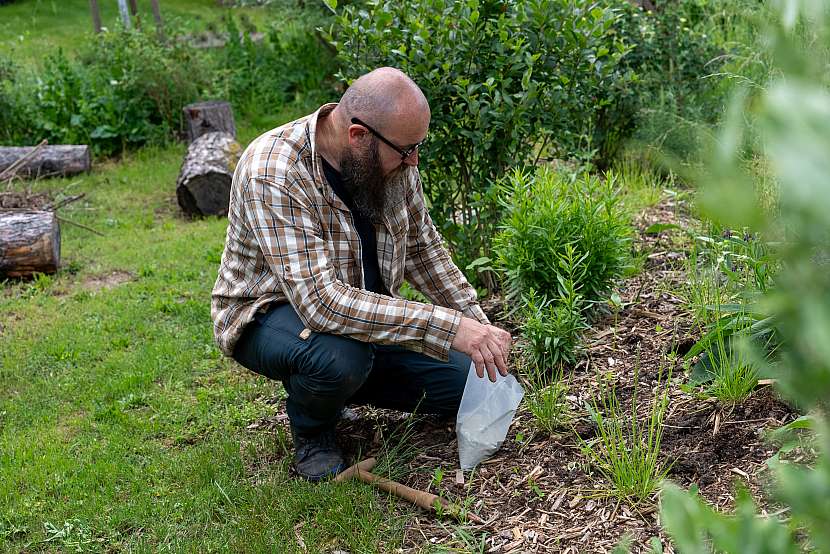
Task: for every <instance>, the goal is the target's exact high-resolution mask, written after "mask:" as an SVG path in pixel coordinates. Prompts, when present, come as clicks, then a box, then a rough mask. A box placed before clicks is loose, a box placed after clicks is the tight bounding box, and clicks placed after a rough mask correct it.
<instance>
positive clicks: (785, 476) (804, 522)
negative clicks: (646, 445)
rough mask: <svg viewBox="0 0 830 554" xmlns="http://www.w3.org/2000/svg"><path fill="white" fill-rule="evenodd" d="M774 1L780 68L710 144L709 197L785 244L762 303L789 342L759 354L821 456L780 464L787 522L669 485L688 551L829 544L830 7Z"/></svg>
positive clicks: (670, 507) (748, 93)
mask: <svg viewBox="0 0 830 554" xmlns="http://www.w3.org/2000/svg"><path fill="white" fill-rule="evenodd" d="M774 7H775V9H776V16H775V17H774V18H773V19H772V20H771V21H770V22H769V26H768V27H769V28H768V30H767V32H766V42H765V44H766V47H767V49H768V50H767V55H768V56H769V58H770V59H771V60H772V62H771V63H772V64H773V67H774V69H775V70H774V71H772V72H771V75H772V76H773V78H772V79H770V80H769V82H767V83H765V84H764V86H763V87H761V88H754V89H746V90H743V91H741V92H740V93H738V94H737V95H736V97H735V99H734V101H733V103H732V106H731V110H730V111H729V114H728V117H727V119H726V123H725V125H724V127H723V130H722V131H721V133H720V135H719V136H718V140H717V142H716V143H715V144H714V145H713V147H712V149H711V150H710V152H711V155H710V157H709V159H710V167H709V172H708V174H707V175H706V176H705V177H704V179H703V180H704V181H705V182H706V183H708V185H707V186H706V187H705V189H704V192H703V194H702V196H701V202H702V204H703V206H704V207H705V209H706V212H707V213H708V214H709V216H710V217H712V218H714V219H715V220H716V221H717V222H719V223H720V224H722V225H726V226H732V227H738V228H740V227H741V226H748V227H750V228H751V229H752V230H753V231H755V232H758V233H760V234H761V236H763V237H764V239H765V240H767V241H770V242H775V243H776V244H777V250H776V256H777V258H778V259H779V260H780V263H781V268H780V270H779V271H778V273H777V274H776V275H775V277H774V286H771V287H769V288H767V290H766V291H765V292H764V294H763V296H762V297H761V299H760V301H759V302H760V306H761V308H762V311H763V312H765V313H769V314H771V315H773V316H774V317H775V318H776V331H777V333H778V336H779V337H780V341H781V344H780V347H779V349H778V352H777V356H776V359H775V361H774V362H769V361H765V359H764V356H763V355H756V356H755V359H756V360H758V361H759V363H760V364H761V365H762V371H764V372H766V373H769V374H771V375H774V376H775V377H776V378H777V386H778V387H779V389H780V391H781V392H782V394H784V395H785V396H786V398H788V399H789V400H790V401H792V402H793V403H794V404H796V405H797V406H799V407H800V408H801V409H803V410H813V411H814V413H815V414H816V417H815V422H816V424H815V429H816V438H815V444H814V448H815V449H816V451H817V452H818V456H817V459H816V460H815V461H814V463H812V464H811V465H809V466H805V465H801V464H792V463H790V464H784V463H782V462H774V461H771V462H770V465H771V466H772V468H773V470H774V475H775V487H774V491H775V495H776V497H777V499H778V500H779V501H781V502H782V503H783V504H785V505H786V506H787V507H788V508H789V511H788V517H789V523H786V524H785V523H784V522H782V521H780V520H779V519H778V518H774V517H760V516H758V515H756V508H755V507H754V505H753V503H752V501H751V500H750V499H749V497H748V495H746V494H744V495H742V497H741V498H739V501H738V513H737V514H736V515H735V516H728V515H722V514H718V513H716V512H714V511H713V510H711V508H709V507H707V506H705V505H704V504H703V502H702V501H701V500H700V499H698V498H696V497H695V496H694V495H690V494H688V493H683V492H682V491H680V490H679V489H678V488H677V487H675V486H673V485H667V486H666V489H665V492H664V494H663V501H662V518H661V519H662V521H663V522H664V523H665V525H666V528H667V529H668V531H669V533H670V534H671V536H672V538H673V539H674V540H675V542H676V543H677V546H678V548H680V549H681V550H682V551H683V552H693V553H694V552H710V551H711V550H712V549H715V550H716V551H719V552H749V551H751V552H799V551H801V550H802V548H806V549H808V550H815V551H821V552H824V551H828V550H830V435H829V434H828V429H830V426H828V423H830V420H828V412H827V398H828V395H830V270H829V269H830V247H829V246H828V245H829V244H830V194H828V192H827V191H828V175H830V157H828V155H827V152H830V91H828V88H827V73H826V68H827V66H828V62H830V56H828V52H830V6H828V4H827V2H824V1H821V0H816V1H809V0H804V1H797V0H792V1H787V2H783V1H782V2H777V3H775V4H774ZM752 158H760V159H762V160H763V161H764V165H765V166H766V167H768V168H769V171H770V172H771V174H772V179H773V181H774V182H775V184H776V190H775V195H774V197H775V207H776V209H775V210H772V211H771V210H769V209H766V206H767V204H768V201H767V198H766V197H765V195H766V194H768V191H767V190H766V188H765V187H759V186H758V184H759V180H760V179H759V178H758V175H757V173H756V172H755V171H754V166H753V164H751V163H747V161H746V160H747V159H752ZM751 352H752V351H751ZM756 354H757V353H756ZM795 530H797V533H796V532H794V531H795Z"/></svg>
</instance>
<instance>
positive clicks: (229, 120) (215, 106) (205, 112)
mask: <svg viewBox="0 0 830 554" xmlns="http://www.w3.org/2000/svg"><path fill="white" fill-rule="evenodd" d="M184 120H185V124H186V125H187V142H193V141H194V140H196V139H197V138H199V137H200V136H202V135H204V134H206V133H215V132H221V133H228V134H229V135H231V136H232V137H233V138H236V125H235V124H234V122H233V109H232V108H231V105H230V103H228V102H224V101H211V102H198V103H196V104H190V105H187V106H185V107H184Z"/></svg>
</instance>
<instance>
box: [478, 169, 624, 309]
mask: <svg viewBox="0 0 830 554" xmlns="http://www.w3.org/2000/svg"><path fill="white" fill-rule="evenodd" d="M615 185H616V183H615V178H614V177H613V176H608V177H606V178H600V177H596V176H593V175H583V176H580V177H575V178H568V177H566V176H564V175H562V174H561V173H557V172H554V171H552V170H549V169H545V168H541V169H538V170H537V171H536V172H535V173H534V174H531V173H528V172H523V171H515V172H514V173H513V174H512V175H511V176H510V177H509V178H508V179H506V180H505V181H504V183H503V185H502V191H501V192H502V194H501V203H502V205H503V207H504V217H503V219H502V221H501V224H500V227H501V231H500V232H499V234H498V235H497V236H496V238H495V239H494V241H493V242H494V247H493V249H494V253H495V256H496V259H495V265H496V266H497V267H498V268H499V269H501V270H502V271H503V273H504V277H505V281H506V295H507V298H508V300H509V301H516V300H518V299H519V298H520V297H521V295H522V294H526V293H527V292H528V291H530V290H531V289H532V290H535V291H536V292H537V293H538V294H540V295H541V296H543V297H546V298H549V299H555V298H559V297H561V293H560V292H561V288H562V287H563V286H564V285H565V284H566V283H567V282H568V281H570V282H571V283H572V285H573V289H574V291H575V292H576V293H578V294H579V295H580V296H581V297H582V298H583V299H584V300H585V301H586V302H588V303H592V302H596V301H598V300H601V299H602V298H603V297H604V296H605V295H606V293H607V292H608V291H609V290H610V288H611V286H612V284H613V281H614V279H617V278H619V277H620V276H622V274H623V272H624V270H625V268H626V264H627V263H628V260H629V246H630V241H631V228H630V226H629V224H628V222H627V220H626V217H625V215H624V213H623V210H622V207H621V206H620V204H619V199H618V197H617V195H616V191H615ZM569 249H570V250H572V252H573V260H571V261H569V254H568V252H569Z"/></svg>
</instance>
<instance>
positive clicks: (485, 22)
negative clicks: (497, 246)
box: [330, 0, 628, 277]
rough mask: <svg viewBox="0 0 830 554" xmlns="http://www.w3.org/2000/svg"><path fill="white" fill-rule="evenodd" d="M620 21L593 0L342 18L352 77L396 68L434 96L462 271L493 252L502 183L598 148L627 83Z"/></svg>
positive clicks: (345, 64) (447, 2)
mask: <svg viewBox="0 0 830 554" xmlns="http://www.w3.org/2000/svg"><path fill="white" fill-rule="evenodd" d="M620 3H624V2H620ZM612 4H613V5H616V2H614V3H612ZM617 17H618V12H617V11H616V10H615V9H612V8H611V7H605V8H603V7H600V6H598V5H596V4H593V3H591V2H588V1H583V0H577V1H572V0H527V1H523V2H516V1H510V2H504V1H501V0H415V1H412V2H393V1H391V0H382V1H376V2H370V3H368V4H366V5H365V6H359V7H358V6H348V7H346V8H344V9H343V10H342V11H341V12H340V14H339V16H338V17H337V19H336V23H335V25H334V26H333V27H332V32H331V34H330V39H331V40H332V44H334V45H335V46H336V47H337V50H338V56H339V60H340V63H341V64H342V70H341V76H342V77H343V78H344V79H345V80H347V81H348V80H350V79H353V78H355V77H357V76H359V75H361V74H362V73H364V72H366V71H368V70H371V69H374V68H376V67H379V66H383V65H389V66H393V67H397V68H399V69H401V70H402V71H404V72H405V73H407V74H408V75H409V76H411V77H412V78H413V79H414V80H415V82H417V83H418V85H419V86H420V87H421V88H422V89H423V91H424V93H425V94H426V97H427V98H428V99H429V102H430V106H431V107H432V122H431V124H430V136H429V141H428V143H427V144H426V145H425V147H424V150H423V155H422V173H423V176H424V188H425V191H426V194H427V196H428V197H429V199H430V200H431V202H432V212H433V213H432V215H433V218H434V219H435V220H436V223H437V224H438V226H439V227H440V229H441V231H442V233H443V235H444V237H445V238H446V239H447V240H448V242H449V243H450V244H451V245H452V248H453V249H454V253H455V255H456V259H457V261H458V263H459V265H460V266H461V267H466V266H467V265H468V264H469V263H470V262H472V261H473V260H475V259H477V258H479V257H480V256H483V255H488V254H489V240H490V238H492V236H493V234H494V233H495V227H494V226H495V224H496V221H497V220H498V205H497V203H496V195H495V190H494V185H493V183H494V182H495V181H496V180H497V179H498V178H500V177H501V176H502V175H503V174H504V173H505V172H506V171H507V170H508V169H509V168H511V167H514V166H517V165H521V164H523V163H525V162H529V161H533V160H534V159H535V158H536V157H537V156H538V154H539V153H540V152H541V151H542V150H545V151H547V150H550V149H553V150H555V151H556V152H557V153H559V154H560V155H562V156H569V155H570V154H572V153H575V152H584V150H585V148H586V147H588V148H590V144H588V143H590V140H588V139H587V138H586V137H588V136H589V135H590V132H591V129H593V127H595V122H596V119H597V117H598V114H599V113H600V112H601V111H602V110H603V109H604V108H605V106H607V105H609V104H610V103H611V102H612V100H613V97H614V95H615V94H617V93H618V91H620V90H621V89H622V88H623V87H624V85H625V84H626V83H627V82H628V78H627V76H626V75H625V74H624V73H622V72H620V71H619V70H618V64H619V61H620V59H621V58H622V57H623V56H624V55H625V53H626V52H627V50H628V47H627V46H626V45H625V44H624V43H623V42H622V41H620V40H619V38H618V35H617V33H615V31H614V24H615V22H616V19H617ZM545 144H547V145H548V146H545ZM546 149H547V150H546ZM474 277H475V276H474Z"/></svg>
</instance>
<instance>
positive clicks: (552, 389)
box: [525, 366, 570, 435]
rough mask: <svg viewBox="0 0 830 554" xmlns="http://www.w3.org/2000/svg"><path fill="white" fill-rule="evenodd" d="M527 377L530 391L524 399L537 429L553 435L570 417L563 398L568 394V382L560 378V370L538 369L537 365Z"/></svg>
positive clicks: (566, 403)
mask: <svg viewBox="0 0 830 554" xmlns="http://www.w3.org/2000/svg"><path fill="white" fill-rule="evenodd" d="M527 378H528V382H529V384H530V387H529V388H530V391H529V392H528V394H527V397H526V399H525V402H526V403H527V407H528V409H529V410H530V413H532V414H533V417H534V418H535V419H536V426H537V427H538V428H539V430H541V431H542V432H544V433H547V434H548V435H553V434H554V433H555V432H556V431H557V430H558V429H561V428H562V427H563V426H564V425H565V423H567V422H568V420H569V418H570V409H569V408H568V402H567V400H566V398H565V396H566V395H567V394H568V384H567V383H566V382H564V381H563V380H562V379H563V376H562V372H561V371H557V372H555V373H552V372H550V371H548V370H542V371H540V370H539V366H534V367H533V369H531V370H530V373H529V375H528V376H527Z"/></svg>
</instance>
